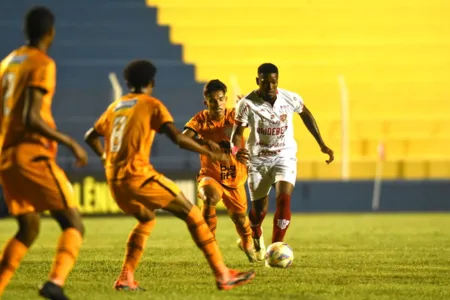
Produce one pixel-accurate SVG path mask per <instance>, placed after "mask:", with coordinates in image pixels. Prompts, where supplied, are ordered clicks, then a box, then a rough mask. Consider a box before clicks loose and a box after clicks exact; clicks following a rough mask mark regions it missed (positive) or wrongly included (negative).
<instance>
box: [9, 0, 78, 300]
mask: <svg viewBox="0 0 450 300" xmlns="http://www.w3.org/2000/svg"><path fill="white" fill-rule="evenodd" d="M25 34H26V36H27V39H28V43H27V45H25V46H23V47H20V48H18V49H16V50H14V51H13V52H11V54H9V55H8V56H7V57H6V58H5V59H4V60H3V61H2V62H1V64H0V83H1V85H0V101H1V107H2V110H1V113H0V122H1V128H0V130H1V131H0V145H1V148H0V149H1V158H0V179H1V184H2V186H3V190H4V194H5V200H6V204H7V206H8V209H9V213H10V214H11V215H13V216H15V217H16V218H17V221H18V224H19V230H18V231H17V233H16V234H15V235H14V236H13V237H12V238H11V239H10V240H9V241H8V242H7V243H6V245H5V247H4V249H3V253H2V257H1V261H0V296H1V294H2V292H3V291H4V289H5V287H6V285H7V284H8V282H9V281H10V279H11V277H12V276H13V274H14V272H15V270H16V268H17V267H18V266H19V264H20V262H21V260H22V259H23V257H24V256H25V254H26V253H27V251H28V249H29V248H30V246H31V245H32V244H33V242H34V241H35V239H36V237H37V235H38V234H39V223H40V220H39V213H40V212H42V211H46V210H49V211H50V212H51V215H52V216H53V218H54V219H55V220H56V221H57V222H58V223H59V225H60V227H61V229H62V234H61V236H60V239H59V242H58V247H57V251H56V256H55V259H54V261H53V266H52V269H51V272H50V276H49V280H48V281H47V282H46V283H45V284H44V285H43V286H42V287H41V288H40V290H39V293H40V295H41V296H43V297H45V298H47V299H58V300H59V299H61V300H62V299H67V297H66V296H65V295H64V292H63V289H62V286H63V284H64V281H65V280H66V278H67V276H68V275H69V273H70V271H71V269H72V268H73V266H74V264H75V260H76V257H77V256H78V252H79V249H80V247H81V243H82V237H83V233H84V228H83V224H82V222H81V217H80V214H79V212H78V210H77V208H76V203H75V199H74V194H73V191H72V186H71V184H70V182H69V181H68V179H67V177H66V175H65V174H64V171H63V170H62V169H61V168H60V167H59V166H58V165H57V164H56V162H55V156H56V144H57V143H61V144H63V145H65V146H67V147H68V148H70V149H71V150H72V152H73V154H74V156H75V158H76V160H77V165H78V166H83V165H85V164H86V163H87V154H86V152H85V151H84V150H83V148H82V147H81V146H80V145H79V144H78V143H77V142H75V140H73V139H72V138H70V137H69V136H67V135H64V134H62V133H60V132H58V131H57V130H56V126H55V122H54V120H53V117H52V113H51V104H52V97H53V94H54V90H55V85H56V67H55V62H54V61H53V60H52V59H51V58H50V57H49V56H48V55H47V50H48V48H49V47H50V45H51V43H52V41H53V38H54V36H55V28H54V16H53V14H52V12H51V11H49V10H48V9H47V8H45V7H36V8H33V9H31V10H30V11H29V12H28V13H27V15H26V17H25Z"/></svg>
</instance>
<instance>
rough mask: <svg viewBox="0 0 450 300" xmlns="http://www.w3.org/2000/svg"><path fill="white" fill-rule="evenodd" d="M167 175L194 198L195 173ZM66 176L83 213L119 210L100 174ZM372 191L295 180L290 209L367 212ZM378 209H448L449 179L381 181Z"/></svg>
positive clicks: (0, 205) (0, 209)
mask: <svg viewBox="0 0 450 300" xmlns="http://www.w3.org/2000/svg"><path fill="white" fill-rule="evenodd" d="M167 176H168V177H169V178H171V179H173V180H175V181H176V182H177V184H179V185H180V187H181V188H182V190H183V191H184V192H185V194H186V196H187V197H188V198H189V199H190V200H195V198H196V197H195V196H196V189H195V181H194V178H195V174H168V175H167ZM69 177H70V178H71V180H72V182H73V186H74V190H75V196H76V200H77V202H78V203H79V206H80V209H81V211H82V212H83V213H84V214H86V215H89V214H95V215H98V214H116V213H120V209H119V208H118V207H117V205H116V204H115V202H114V200H113V199H112V198H111V195H110V193H109V189H108V186H107V184H106V182H105V180H104V175H103V174H101V173H98V174H93V175H88V176H85V175H82V174H73V175H72V176H69ZM372 192H373V182H372V181H350V182H341V181H302V182H297V185H296V187H295V189H294V193H293V195H292V200H291V208H292V211H293V212H369V211H372ZM219 207H221V205H219ZM219 207H218V208H219ZM269 211H270V212H273V211H275V191H274V189H272V191H271V193H270V201H269ZM379 211H383V212H403V211H450V181H449V180H442V181H434V180H433V181H430V180H426V181H385V182H383V186H382V191H381V201H380V206H379ZM5 215H6V206H5V204H4V200H3V195H2V193H1V191H0V217H1V216H5Z"/></svg>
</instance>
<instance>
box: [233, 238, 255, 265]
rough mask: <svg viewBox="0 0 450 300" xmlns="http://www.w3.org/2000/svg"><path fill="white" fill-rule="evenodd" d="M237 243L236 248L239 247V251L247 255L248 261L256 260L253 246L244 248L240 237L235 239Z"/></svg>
mask: <svg viewBox="0 0 450 300" xmlns="http://www.w3.org/2000/svg"><path fill="white" fill-rule="evenodd" d="M237 245H238V248H239V249H241V251H242V252H244V253H245V255H247V258H248V261H249V262H251V263H254V262H257V261H258V260H257V259H256V256H255V249H254V248H253V247H251V248H250V249H244V246H243V245H242V240H241V239H240V238H239V239H238V240H237Z"/></svg>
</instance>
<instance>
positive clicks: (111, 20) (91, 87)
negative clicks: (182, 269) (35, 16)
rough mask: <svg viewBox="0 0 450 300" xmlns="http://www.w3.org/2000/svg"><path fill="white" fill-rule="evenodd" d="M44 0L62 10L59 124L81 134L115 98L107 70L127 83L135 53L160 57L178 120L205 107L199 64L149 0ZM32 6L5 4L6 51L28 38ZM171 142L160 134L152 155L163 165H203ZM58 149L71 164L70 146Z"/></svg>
mask: <svg viewBox="0 0 450 300" xmlns="http://www.w3.org/2000/svg"><path fill="white" fill-rule="evenodd" d="M39 4H40V5H45V6H47V7H49V8H50V9H52V11H53V12H54V13H55V15H56V30H57V35H56V39H55V42H54V44H53V46H52V48H51V49H50V55H51V56H52V57H53V58H54V59H55V61H56V63H57V67H58V69H57V70H58V71H57V72H58V73H57V80H58V82H57V90H56V95H55V99H54V102H53V103H54V104H53V113H54V115H55V119H56V121H57V124H58V127H59V129H60V130H61V131H63V132H67V133H69V134H71V135H72V136H74V137H75V138H77V139H78V140H80V141H81V140H82V138H83V134H84V132H85V131H86V130H87V129H88V128H89V127H90V126H92V124H93V122H94V121H95V119H96V118H97V117H98V116H99V115H100V114H101V113H102V112H103V111H104V109H105V108H106V107H107V105H108V104H109V103H110V102H111V101H112V99H113V91H112V86H111V84H110V82H109V79H108V74H109V73H110V72H115V73H116V74H117V76H118V77H119V79H120V81H121V85H122V88H123V89H124V90H125V83H124V82H123V80H122V78H121V77H122V73H123V68H124V66H125V65H126V64H127V63H128V62H129V61H131V60H133V59H149V60H152V61H153V62H154V63H155V65H156V66H157V68H158V73H157V77H156V87H155V93H154V95H155V96H156V97H158V98H160V99H161V100H162V101H163V102H164V103H165V104H166V105H167V106H168V108H169V109H170V111H171V112H172V114H173V115H174V117H175V119H176V121H177V125H179V126H180V127H181V126H183V124H184V123H185V122H186V121H187V120H188V119H189V118H190V116H192V115H193V114H194V113H196V112H197V111H198V110H200V109H202V108H203V104H202V84H201V83H198V82H196V81H195V79H194V72H195V69H194V66H192V65H188V64H185V63H183V61H182V47H181V46H180V45H174V44H171V43H170V41H169V28H168V27H167V26H158V25H157V23H156V17H157V10H156V9H155V8H149V7H147V6H146V5H145V1H144V0H96V1H91V0H79V1H59V0H43V1H39ZM33 5H36V1H29V0H18V1H3V2H2V3H0V28H1V29H2V32H3V34H4V35H3V37H2V42H1V43H0V56H1V57H5V56H6V55H7V54H8V53H9V52H10V51H11V50H12V49H13V48H16V47H19V46H20V45H21V44H23V40H24V38H23V34H22V26H23V17H24V14H25V12H26V11H27V10H28V9H29V8H31V7H32V6H33ZM170 144H171V143H170V141H169V140H168V139H167V138H165V137H157V139H156V141H155V145H154V149H153V155H152V161H153V162H154V164H155V165H156V166H157V167H159V168H160V169H164V170H177V169H186V168H187V167H196V166H197V165H198V163H197V160H198V158H197V156H196V155H195V154H194V155H192V154H191V153H185V151H181V150H180V149H178V148H177V147H176V146H174V145H170ZM91 154H92V153H91ZM59 156H60V157H59V158H60V161H62V162H64V163H63V166H65V167H66V168H70V164H69V163H65V162H67V156H70V153H68V150H67V149H64V148H63V147H61V148H60V153H59ZM92 161H95V159H92ZM94 166H95V167H94V168H101V166H100V164H94Z"/></svg>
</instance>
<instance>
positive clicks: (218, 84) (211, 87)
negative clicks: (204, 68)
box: [203, 79, 227, 97]
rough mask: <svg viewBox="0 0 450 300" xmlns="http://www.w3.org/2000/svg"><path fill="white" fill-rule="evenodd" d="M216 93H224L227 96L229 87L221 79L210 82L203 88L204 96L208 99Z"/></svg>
mask: <svg viewBox="0 0 450 300" xmlns="http://www.w3.org/2000/svg"><path fill="white" fill-rule="evenodd" d="M216 91H222V92H223V93H224V94H226V92H227V86H226V85H225V83H223V82H222V81H220V80H219V79H213V80H210V81H208V83H206V84H205V86H204V87H203V96H205V97H207V96H208V95H211V93H213V92H216Z"/></svg>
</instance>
